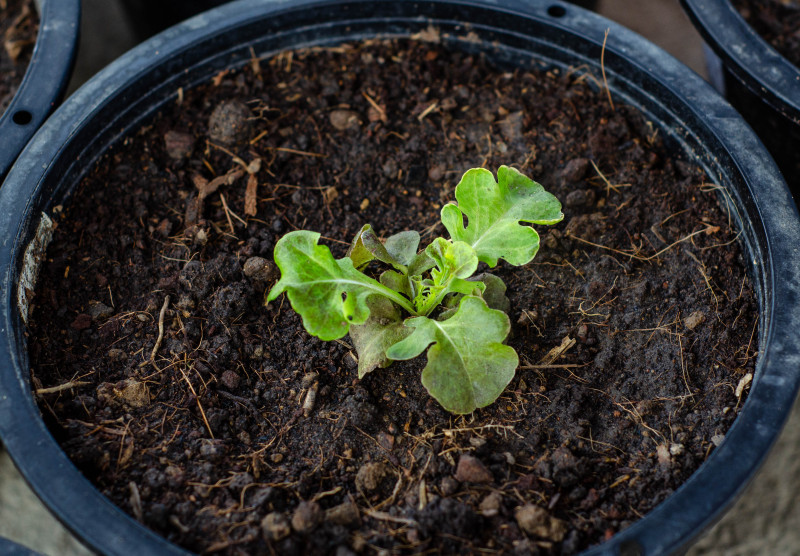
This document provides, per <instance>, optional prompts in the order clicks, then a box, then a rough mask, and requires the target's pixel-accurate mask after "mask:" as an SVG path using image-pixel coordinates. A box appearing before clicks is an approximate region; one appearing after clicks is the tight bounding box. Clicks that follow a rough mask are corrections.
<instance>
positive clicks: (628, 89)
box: [0, 0, 800, 556]
mask: <svg viewBox="0 0 800 556" xmlns="http://www.w3.org/2000/svg"><path fill="white" fill-rule="evenodd" d="M431 24H432V25H435V26H437V27H439V28H440V30H442V31H443V33H442V37H444V38H443V40H445V41H447V42H448V44H451V45H453V47H454V48H469V49H479V50H482V51H484V52H486V53H487V54H488V55H489V56H491V57H492V58H494V59H495V61H497V62H498V63H501V64H507V65H514V64H525V63H530V62H531V61H532V60H537V61H540V62H543V63H545V64H547V65H550V66H553V67H560V68H567V67H576V66H581V65H584V66H586V67H589V68H591V69H592V71H593V72H595V74H597V75H599V74H600V53H601V47H602V44H603V40H604V32H605V30H606V29H609V28H610V30H611V32H610V34H609V39H608V44H607V47H606V53H605V70H606V74H607V76H608V79H609V81H608V83H609V87H610V90H611V93H612V95H613V96H614V97H615V98H616V100H617V102H624V103H628V104H630V105H633V106H636V107H638V108H639V109H640V110H642V111H643V112H644V113H645V115H646V116H647V118H648V120H650V121H652V122H654V124H655V125H656V127H657V128H658V130H659V133H661V134H662V136H663V137H665V140H666V141H667V143H668V144H669V145H670V146H671V148H673V149H674V150H675V152H676V153H683V154H684V155H685V156H687V157H689V158H690V159H693V160H694V161H696V162H697V163H698V164H699V165H701V166H702V167H703V168H704V169H705V171H706V172H707V174H708V177H709V180H710V181H712V182H714V183H718V184H720V185H721V186H722V187H723V188H724V190H725V194H726V195H727V196H728V198H729V202H730V203H732V204H733V206H734V207H735V210H733V211H732V212H733V214H734V217H735V218H736V219H737V225H738V226H739V228H740V229H741V235H740V238H741V243H742V247H743V249H744V253H745V259H746V260H747V261H750V272H751V275H752V278H753V282H754V285H755V291H756V295H757V299H758V302H759V314H760V328H759V337H758V342H759V351H760V354H759V358H758V361H757V366H756V374H755V378H754V380H753V383H752V387H751V391H750V394H749V397H748V398H747V401H746V402H745V403H744V404H743V406H742V408H741V413H740V415H739V417H738V418H737V420H736V422H735V423H734V425H733V426H732V428H731V429H730V430H729V431H728V433H727V435H726V439H725V440H724V442H723V443H722V444H721V445H720V446H719V448H717V449H716V450H714V452H713V453H712V454H711V456H710V457H709V459H708V460H707V461H706V462H705V463H704V464H703V465H702V466H701V467H700V469H699V470H698V471H697V472H696V473H695V474H694V475H692V476H691V477H690V478H689V480H688V481H687V482H686V483H685V484H684V485H683V486H682V487H681V488H680V489H678V490H677V491H676V492H675V493H674V494H673V495H672V496H670V497H669V498H668V499H667V500H666V501H664V502H663V503H662V504H660V505H659V506H658V507H656V508H655V509H654V510H653V511H652V512H650V513H649V514H648V515H647V516H645V518H644V519H642V520H640V521H639V522H637V523H635V524H634V525H632V526H631V527H629V528H628V529H625V530H624V531H622V532H620V533H619V534H617V535H616V536H615V537H614V538H612V539H611V540H609V541H608V542H606V543H604V544H602V545H600V546H597V547H595V548H593V549H591V550H589V551H587V553H586V554H590V555H598V554H604V555H624V556H635V555H644V554H646V555H654V554H667V553H675V552H679V551H681V550H682V549H684V548H685V547H686V546H687V545H688V544H690V543H691V542H692V540H693V539H694V538H695V537H696V536H697V535H699V534H700V533H701V532H702V531H703V530H704V529H705V528H707V527H708V526H710V525H711V524H712V523H713V522H714V521H715V520H716V519H718V518H719V517H720V516H721V514H722V513H723V512H724V510H725V509H726V508H727V507H728V505H730V504H731V503H732V501H733V500H734V499H735V498H736V496H737V495H738V494H739V493H740V492H741V491H742V489H743V488H744V487H745V485H746V484H747V482H748V481H749V480H750V479H751V478H752V476H753V475H754V473H755V471H756V469H757V468H758V467H759V465H760V464H761V462H762V461H763V460H764V458H765V457H766V455H767V453H768V451H769V449H770V447H771V446H772V444H773V442H774V441H775V439H776V438H777V436H778V434H779V432H780V429H781V427H782V425H783V423H784V421H785V419H786V417H787V415H788V412H789V410H790V408H791V406H792V402H793V401H794V398H795V393H796V392H797V389H798V385H799V384H800V336H799V335H798V334H797V330H800V255H798V252H797V247H796V246H797V238H799V237H800V216H798V212H797V208H796V207H795V205H794V203H792V199H791V196H790V194H789V191H788V189H787V187H786V184H785V182H784V181H783V179H782V178H781V175H780V173H779V171H778V169H777V167H776V166H775V164H774V163H773V161H772V160H771V158H770V156H769V154H768V153H767V151H766V149H765V148H764V147H763V145H762V144H761V143H760V142H759V140H758V138H757V137H756V136H755V134H754V133H753V132H752V131H751V130H750V128H749V127H748V126H747V125H746V124H745V122H744V121H743V120H742V119H741V117H740V116H739V115H738V114H737V113H736V112H735V111H734V110H733V109H732V108H731V107H730V106H729V105H728V104H727V103H726V102H724V101H723V100H722V99H721V98H720V97H719V95H717V93H716V92H714V90H713V89H712V88H711V87H710V86H709V85H708V84H707V83H705V82H704V81H702V80H701V79H700V78H699V77H698V76H697V75H696V74H694V73H693V72H691V71H690V70H688V69H687V68H686V67H685V66H683V65H682V64H680V63H679V62H677V61H676V60H675V59H674V58H672V57H670V56H669V55H667V54H665V53H664V52H663V51H662V50H660V49H659V48H657V47H656V46H654V45H652V44H651V43H649V42H647V41H645V40H644V39H642V38H641V37H640V36H638V35H636V34H634V33H632V32H630V31H628V30H626V29H624V28H622V27H621V26H619V25H617V24H614V23H612V22H610V21H608V20H606V19H604V18H601V17H599V16H597V15H595V14H593V13H591V12H587V11H584V10H581V9H579V8H576V7H575V6H573V5H570V4H568V3H563V2H558V1H553V0H551V1H544V0H507V1H506V2H504V3H503V5H502V7H500V6H499V5H498V4H496V3H495V2H492V1H491V0H468V1H457V0H429V1H424V2H423V1H420V2H412V1H398V0H378V1H375V0H346V1H339V2H336V1H333V0H327V1H319V0H297V1H295V2H293V3H287V2H282V1H267V0H241V1H239V2H237V3H234V4H230V5H227V6H223V7H221V8H218V9H215V10H212V11H211V12H209V13H206V14H203V15H200V16H198V17H196V18H194V19H192V20H190V21H188V22H186V23H184V24H182V25H180V26H178V27H176V28H172V29H170V30H168V31H166V32H164V33H162V34H160V35H158V36H156V37H154V38H153V39H151V40H149V41H148V42H146V43H144V44H142V45H140V46H139V47H137V48H135V49H134V50H132V51H131V52H129V53H128V54H126V55H125V56H123V57H122V58H120V59H119V60H117V61H116V62H114V63H113V64H111V65H110V66H109V67H107V68H106V69H105V70H103V71H102V72H100V73H99V74H97V75H96V76H95V77H94V78H92V80H90V81H89V82H88V83H86V84H85V85H84V86H83V87H82V88H81V89H80V90H78V91H77V92H76V93H75V94H74V95H72V96H71V97H70V99H69V100H68V101H67V102H66V103H65V104H64V105H63V106H61V107H60V108H59V109H58V110H57V112H56V113H55V114H54V115H53V116H52V117H51V118H50V119H49V121H48V122H47V123H46V124H45V125H44V126H43V127H42V128H41V129H40V131H39V132H38V134H37V135H36V136H35V137H34V139H33V140H32V141H31V142H30V143H29V144H28V146H27V148H26V149H25V151H24V152H23V153H22V155H21V156H20V157H19V159H18V160H17V163H16V164H15V166H14V168H13V169H12V171H11V172H10V174H9V176H8V179H7V184H6V187H3V188H2V189H0V237H1V238H3V241H2V243H0V292H2V295H0V436H1V437H2V440H3V441H4V442H5V443H6V447H7V449H8V451H9V453H10V454H11V456H12V458H13V459H14V461H15V462H16V464H17V466H18V467H19V468H20V471H21V472H22V474H23V476H24V477H25V478H26V479H27V480H28V482H29V483H30V484H31V485H32V487H33V489H34V490H35V491H36V492H37V494H38V495H39V496H40V497H41V498H42V500H43V501H44V503H45V504H46V505H47V506H48V507H49V508H50V509H51V510H53V512H54V513H55V514H56V515H57V516H58V517H59V519H61V520H62V521H63V522H64V523H65V524H66V525H67V527H69V528H70V529H71V530H72V531H74V532H75V533H76V534H77V535H78V537H80V538H81V539H83V540H84V541H85V542H86V543H87V544H88V545H89V546H91V547H93V548H94V549H96V550H97V551H99V552H102V553H105V554H120V555H123V554H131V553H140V554H177V553H182V550H181V549H180V548H178V547H176V546H174V545H171V544H169V543H168V542H166V541H165V540H163V539H162V538H160V537H158V536H156V535H155V534H153V533H152V532H150V531H148V530H147V529H145V528H144V527H143V526H142V525H140V524H139V523H137V522H136V521H134V520H133V519H131V518H130V517H128V516H127V515H125V514H124V513H123V512H122V511H121V510H120V509H119V508H117V507H116V506H114V505H113V504H112V503H111V502H110V501H109V500H107V499H106V498H105V497H103V496H102V495H101V494H100V493H99V491H98V490H96V489H95V488H94V487H93V486H92V485H91V484H90V483H89V481H88V480H87V479H85V478H84V477H83V476H82V475H81V474H80V473H79V472H78V470H77V469H76V468H75V467H74V465H73V464H72V463H71V462H70V461H69V460H68V459H67V457H66V455H65V454H64V452H63V451H62V450H61V449H60V448H59V446H58V444H57V443H56V441H55V440H54V439H53V437H52V436H51V435H50V433H49V432H48V430H47V428H46V426H45V424H44V422H43V421H42V418H41V416H40V413H39V410H38V408H37V406H36V404H35V402H34V400H33V397H32V395H31V391H30V384H29V382H30V381H29V372H28V355H27V349H26V348H27V346H26V335H25V333H26V330H25V323H24V320H23V313H25V312H26V311H27V301H26V300H27V297H26V288H31V289H32V288H33V287H34V285H33V282H34V280H35V272H34V271H35V269H36V267H37V264H38V261H39V260H40V259H41V256H42V248H43V245H44V244H46V242H47V238H48V233H49V218H47V216H46V215H47V214H51V213H52V212H53V210H54V209H55V207H56V206H57V205H60V204H63V203H68V202H69V197H70V193H71V191H72V190H73V188H74V187H75V185H76V184H77V183H78V182H79V181H80V180H81V178H82V177H83V176H84V175H86V174H87V173H88V172H89V171H90V169H91V168H92V165H93V164H94V163H95V162H96V161H97V160H98V159H99V158H100V156H101V155H102V154H103V153H104V152H105V151H106V150H107V149H108V148H109V146H110V145H112V144H113V143H114V142H115V141H118V140H120V138H122V137H124V136H125V135H126V134H127V133H129V132H132V131H133V130H135V129H136V128H138V127H140V126H141V125H143V124H145V123H146V122H147V121H148V118H150V117H151V116H152V115H153V114H154V113H155V112H156V111H157V110H158V109H159V108H160V107H162V106H164V105H165V104H167V103H174V102H175V100H176V95H177V91H178V90H179V89H180V88H184V89H186V88H188V87H191V86H193V85H195V84H197V83H199V82H201V81H204V80H207V79H209V78H210V77H212V76H213V75H215V74H216V73H218V72H219V71H220V70H221V69H223V68H227V67H232V66H242V65H244V64H246V63H248V62H249V60H250V59H251V56H252V54H251V49H252V50H253V51H254V52H255V53H256V54H257V55H259V56H268V55H271V54H273V53H276V52H279V51H281V50H284V49H288V48H293V47H304V46H310V45H324V44H328V45H330V44H337V43H340V42H342V41H344V40H357V39H361V38H367V37H375V36H376V35H384V36H385V35H408V34H410V33H414V32H418V31H420V30H422V29H425V28H426V27H428V26H429V25H431ZM467 31H471V32H474V33H476V34H477V36H478V37H480V39H481V40H480V42H476V41H462V40H459V39H457V38H456V37H458V36H459V35H461V34H462V33H466V32H467ZM54 477H58V480H57V481H54V480H53V478H54Z"/></svg>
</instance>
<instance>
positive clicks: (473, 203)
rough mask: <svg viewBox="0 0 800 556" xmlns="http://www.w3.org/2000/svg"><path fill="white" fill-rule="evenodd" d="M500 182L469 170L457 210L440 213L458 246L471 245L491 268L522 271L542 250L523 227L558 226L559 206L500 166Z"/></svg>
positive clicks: (528, 181) (448, 207)
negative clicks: (505, 265)
mask: <svg viewBox="0 0 800 556" xmlns="http://www.w3.org/2000/svg"><path fill="white" fill-rule="evenodd" d="M497 179H498V181H497V182H495V180H494V177H493V176H492V173H491V172H490V171H488V170H486V169H483V168H473V169H472V170H468V171H467V172H466V173H465V174H464V176H463V177H462V178H461V181H460V182H459V183H458V185H457V186H456V200H457V201H458V205H457V206H456V205H454V204H447V205H445V206H444V207H442V223H443V224H444V227H445V228H446V229H447V231H448V232H449V233H450V237H451V238H452V239H453V240H454V241H464V242H466V243H468V244H470V245H471V246H472V247H473V248H474V249H475V251H476V252H477V254H478V259H479V260H481V261H483V262H485V263H486V264H488V265H489V266H491V267H494V266H495V265H497V260H498V259H505V260H506V261H508V262H509V263H511V264H513V265H516V266H521V265H524V264H527V263H528V262H530V261H531V259H533V257H534V256H535V255H536V252H537V251H538V250H539V234H537V233H536V231H535V230H534V229H533V228H531V227H530V226H523V225H521V224H520V222H528V223H532V224H555V223H557V222H560V221H561V219H563V218H564V215H563V214H562V212H561V203H560V202H559V201H558V199H556V198H555V197H554V196H553V195H551V194H550V193H548V192H547V191H545V190H544V188H543V187H542V186H541V185H540V184H538V183H536V182H535V181H533V180H531V179H529V178H527V177H525V176H524V175H522V174H521V173H520V172H519V171H517V170H516V169H514V168H511V167H508V166H500V168H499V169H498V170H497ZM464 216H467V218H468V224H467V226H466V228H465V227H464Z"/></svg>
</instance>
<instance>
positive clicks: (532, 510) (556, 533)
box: [514, 504, 567, 542]
mask: <svg viewBox="0 0 800 556" xmlns="http://www.w3.org/2000/svg"><path fill="white" fill-rule="evenodd" d="M514 518H515V519H516V520H517V525H519V528H520V529H522V530H523V531H525V532H526V533H528V534H529V535H535V536H537V537H543V538H545V539H547V540H550V541H553V542H561V541H562V540H564V537H565V536H566V534H567V524H566V523H564V522H563V521H561V520H560V519H556V518H554V517H552V516H551V515H550V514H548V513H547V510H545V509H544V508H540V507H539V506H536V505H534V504H526V505H524V506H522V507H519V508H517V509H516V511H515V512H514Z"/></svg>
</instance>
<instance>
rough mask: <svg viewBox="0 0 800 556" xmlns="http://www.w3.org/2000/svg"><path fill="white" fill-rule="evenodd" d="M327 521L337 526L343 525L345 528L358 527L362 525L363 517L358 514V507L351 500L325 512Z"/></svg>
mask: <svg viewBox="0 0 800 556" xmlns="http://www.w3.org/2000/svg"><path fill="white" fill-rule="evenodd" d="M325 521H329V522H331V523H334V524H336V525H343V526H345V527H349V526H353V527H358V526H359V525H361V517H360V516H359V513H358V506H356V505H355V504H354V503H353V502H351V501H350V500H348V501H346V502H342V503H341V504H339V505H338V506H334V507H332V508H329V509H327V510H326V511H325Z"/></svg>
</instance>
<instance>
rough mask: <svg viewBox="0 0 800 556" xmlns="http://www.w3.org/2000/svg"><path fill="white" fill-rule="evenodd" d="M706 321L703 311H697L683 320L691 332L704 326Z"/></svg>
mask: <svg viewBox="0 0 800 556" xmlns="http://www.w3.org/2000/svg"><path fill="white" fill-rule="evenodd" d="M704 320H706V315H705V313H703V311H695V312H694V313H692V314H691V315H689V316H688V317H686V318H685V319H683V325H684V326H685V327H686V328H688V329H689V330H694V329H695V328H697V327H698V326H699V325H700V324H702V323H703V321H704Z"/></svg>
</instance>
